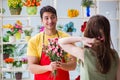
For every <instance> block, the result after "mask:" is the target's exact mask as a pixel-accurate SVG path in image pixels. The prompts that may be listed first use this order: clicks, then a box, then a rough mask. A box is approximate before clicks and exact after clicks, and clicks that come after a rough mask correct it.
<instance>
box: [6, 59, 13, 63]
mask: <svg viewBox="0 0 120 80" xmlns="http://www.w3.org/2000/svg"><path fill="white" fill-rule="evenodd" d="M13 62H14V59H13V58H6V59H5V63H7V64H11V63H13Z"/></svg>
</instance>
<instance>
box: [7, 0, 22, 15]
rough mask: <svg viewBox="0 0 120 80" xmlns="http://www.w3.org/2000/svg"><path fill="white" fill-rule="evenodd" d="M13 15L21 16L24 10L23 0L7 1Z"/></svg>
mask: <svg viewBox="0 0 120 80" xmlns="http://www.w3.org/2000/svg"><path fill="white" fill-rule="evenodd" d="M7 3H8V7H9V10H10V13H11V15H20V13H21V10H22V6H23V3H22V0H7Z"/></svg>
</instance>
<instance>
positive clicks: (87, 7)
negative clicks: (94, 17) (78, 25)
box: [82, 0, 94, 17]
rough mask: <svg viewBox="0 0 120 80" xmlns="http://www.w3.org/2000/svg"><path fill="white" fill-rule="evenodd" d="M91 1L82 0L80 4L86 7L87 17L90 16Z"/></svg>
mask: <svg viewBox="0 0 120 80" xmlns="http://www.w3.org/2000/svg"><path fill="white" fill-rule="evenodd" d="M93 4H94V3H93V1H92V0H82V6H83V7H86V15H87V17H89V16H90V7H91V6H92V5H93Z"/></svg>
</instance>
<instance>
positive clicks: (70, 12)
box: [68, 9, 79, 18]
mask: <svg viewBox="0 0 120 80" xmlns="http://www.w3.org/2000/svg"><path fill="white" fill-rule="evenodd" d="M78 15H79V11H78V10H76V9H68V17H70V18H73V17H77V16H78Z"/></svg>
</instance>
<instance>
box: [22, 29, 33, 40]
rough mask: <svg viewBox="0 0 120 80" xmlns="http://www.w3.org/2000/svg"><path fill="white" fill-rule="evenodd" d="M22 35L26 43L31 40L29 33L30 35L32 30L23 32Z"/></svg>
mask: <svg viewBox="0 0 120 80" xmlns="http://www.w3.org/2000/svg"><path fill="white" fill-rule="evenodd" d="M24 33H25V40H26V41H27V42H28V41H29V40H30V38H31V33H32V29H30V30H27V29H26V30H24Z"/></svg>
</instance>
